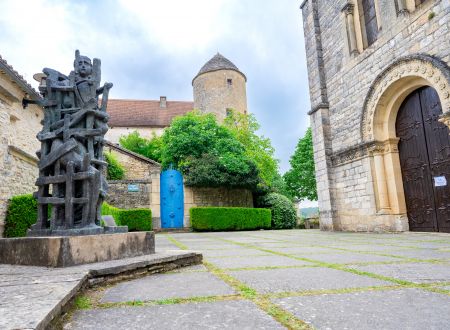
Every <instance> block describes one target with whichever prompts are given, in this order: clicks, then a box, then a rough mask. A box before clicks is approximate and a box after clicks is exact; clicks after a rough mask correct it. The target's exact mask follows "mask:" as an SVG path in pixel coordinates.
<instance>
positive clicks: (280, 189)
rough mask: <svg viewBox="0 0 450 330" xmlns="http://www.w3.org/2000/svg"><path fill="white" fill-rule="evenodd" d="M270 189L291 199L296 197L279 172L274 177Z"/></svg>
mask: <svg viewBox="0 0 450 330" xmlns="http://www.w3.org/2000/svg"><path fill="white" fill-rule="evenodd" d="M270 191H271V192H274V193H278V194H280V195H283V196H285V197H287V198H289V199H290V200H291V201H292V200H293V199H294V196H292V194H291V192H290V191H289V190H288V187H287V184H286V181H285V180H284V178H283V177H282V176H281V175H280V174H279V173H277V175H276V176H275V177H274V179H273V181H272V186H271V187H270Z"/></svg>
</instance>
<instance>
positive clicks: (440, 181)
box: [434, 176, 447, 187]
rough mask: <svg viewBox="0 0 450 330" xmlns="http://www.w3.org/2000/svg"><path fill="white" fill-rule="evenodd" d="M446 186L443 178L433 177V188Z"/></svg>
mask: <svg viewBox="0 0 450 330" xmlns="http://www.w3.org/2000/svg"><path fill="white" fill-rule="evenodd" d="M446 185H447V179H446V178H445V176H435V177H434V186H435V187H445V186H446Z"/></svg>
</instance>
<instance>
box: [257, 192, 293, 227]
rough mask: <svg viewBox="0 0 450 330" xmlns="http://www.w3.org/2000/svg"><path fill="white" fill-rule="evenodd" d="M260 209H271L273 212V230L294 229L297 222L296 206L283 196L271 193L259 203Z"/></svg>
mask: <svg viewBox="0 0 450 330" xmlns="http://www.w3.org/2000/svg"><path fill="white" fill-rule="evenodd" d="M258 204H259V206H260V207H265V208H269V209H270V210H271V212H272V228H273V229H292V228H294V227H295V225H296V222H297V215H296V212H295V207H294V204H292V202H291V201H290V200H289V198H287V197H286V196H283V195H281V194H277V193H270V194H267V195H266V196H264V197H261V198H260V200H259V201H258Z"/></svg>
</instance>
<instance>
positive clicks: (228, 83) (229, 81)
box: [227, 78, 233, 86]
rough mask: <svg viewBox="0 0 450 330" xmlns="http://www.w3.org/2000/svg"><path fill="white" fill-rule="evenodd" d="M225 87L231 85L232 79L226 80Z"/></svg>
mask: <svg viewBox="0 0 450 330" xmlns="http://www.w3.org/2000/svg"><path fill="white" fill-rule="evenodd" d="M227 85H228V86H231V85H233V79H230V78H228V79H227Z"/></svg>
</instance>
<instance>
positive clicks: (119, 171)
mask: <svg viewBox="0 0 450 330" xmlns="http://www.w3.org/2000/svg"><path fill="white" fill-rule="evenodd" d="M104 156H105V159H106V162H107V163H108V171H107V173H106V178H107V179H108V180H122V179H123V178H124V177H125V169H124V167H123V166H122V165H121V164H120V163H119V161H118V160H117V158H116V156H115V155H114V154H113V153H112V152H105V153H104Z"/></svg>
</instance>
